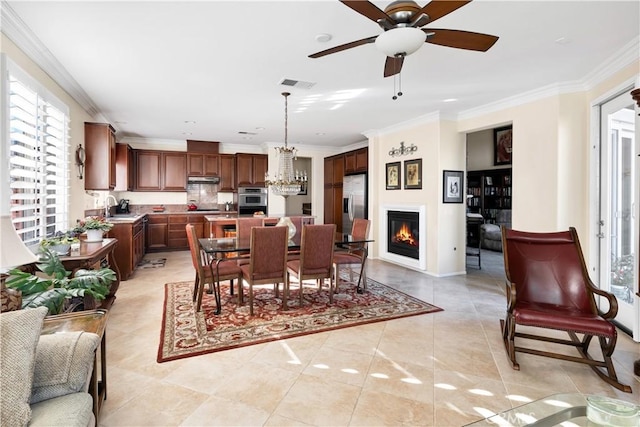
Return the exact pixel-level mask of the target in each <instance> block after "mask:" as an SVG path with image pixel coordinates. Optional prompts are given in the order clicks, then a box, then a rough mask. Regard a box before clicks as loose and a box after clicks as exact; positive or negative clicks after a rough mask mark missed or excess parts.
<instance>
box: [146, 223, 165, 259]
mask: <svg viewBox="0 0 640 427" xmlns="http://www.w3.org/2000/svg"><path fill="white" fill-rule="evenodd" d="M168 231H169V216H168V215H149V222H148V223H147V239H146V241H147V247H146V250H147V252H157V251H164V250H166V249H167V247H168V240H169V233H168Z"/></svg>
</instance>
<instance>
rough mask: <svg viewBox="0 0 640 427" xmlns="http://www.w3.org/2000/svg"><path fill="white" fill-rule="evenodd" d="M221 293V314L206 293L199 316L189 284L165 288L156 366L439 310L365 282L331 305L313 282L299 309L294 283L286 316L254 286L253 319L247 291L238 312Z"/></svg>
mask: <svg viewBox="0 0 640 427" xmlns="http://www.w3.org/2000/svg"><path fill="white" fill-rule="evenodd" d="M221 288H222V313H221V314H220V315H215V314H214V312H215V309H216V303H215V300H214V298H213V295H210V294H207V293H206V292H205V294H204V296H203V302H202V307H203V309H202V311H201V312H198V313H196V312H195V307H194V304H193V301H192V295H193V282H177V283H167V284H166V285H165V306H164V314H163V319H162V330H161V332H160V348H159V349H158V362H167V361H170V360H176V359H181V358H185V357H191V356H198V355H201V354H206V353H213V352H216V351H221V350H228V349H232V348H238V347H244V346H248V345H253V344H258V343H263V342H268V341H275V340H279V339H285V338H291V337H295V336H300V335H307V334H312V333H316V332H324V331H329V330H333V329H339V328H346V327H350V326H356V325H363V324H366V323H373V322H381V321H385V320H390V319H397V318H400V317H407V316H415V315H419V314H426V313H434V312H437V311H441V310H442V309H441V308H438V307H436V306H434V305H431V304H428V303H426V302H423V301H421V300H419V299H416V298H413V297H411V296H409V295H406V294H404V293H402V292H400V291H397V290H395V289H392V288H390V287H388V286H386V285H383V284H381V283H378V282H376V281H374V280H371V279H369V280H368V282H367V290H366V292H364V293H363V294H358V293H356V291H355V287H354V286H347V285H345V286H343V287H341V288H340V292H339V293H337V294H335V295H334V300H333V304H332V305H329V293H328V291H327V290H326V288H325V289H323V290H322V291H321V292H318V288H317V286H315V285H314V284H313V282H310V283H309V284H308V285H306V284H305V287H304V304H303V307H302V308H300V307H299V304H298V302H299V299H298V295H299V294H298V290H297V284H296V285H295V286H294V284H292V290H291V291H292V292H291V298H292V299H290V300H289V310H288V311H282V310H281V308H282V300H281V299H280V298H276V297H275V294H274V290H273V285H268V286H264V287H261V286H254V298H255V299H254V316H253V317H251V316H249V305H248V303H249V295H248V293H249V291H248V289H245V303H244V305H243V306H241V307H239V306H238V304H237V299H236V296H235V295H234V296H230V295H229V285H228V282H225V283H223V284H222V286H221Z"/></svg>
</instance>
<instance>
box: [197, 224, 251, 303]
mask: <svg viewBox="0 0 640 427" xmlns="http://www.w3.org/2000/svg"><path fill="white" fill-rule="evenodd" d="M186 230H187V240H188V241H189V250H190V251H191V261H192V262H193V267H194V268H195V270H196V280H195V283H194V287H193V301H194V302H196V311H200V309H201V308H202V294H203V292H204V287H205V285H206V284H207V283H208V284H209V288H210V289H211V291H212V292H213V293H214V295H217V296H216V303H218V304H219V303H220V288H219V286H218V287H217V288H216V282H217V283H218V284H219V283H220V282H221V281H225V280H229V281H230V285H231V293H232V294H233V285H234V280H237V283H238V303H239V304H242V271H241V270H240V267H238V265H237V264H236V263H235V262H233V261H221V262H220V264H219V265H218V266H217V268H216V267H213V268H211V266H210V265H209V263H208V262H207V256H206V254H204V253H203V251H202V250H201V248H200V243H199V242H198V237H197V236H196V230H195V227H194V226H193V225H192V224H187V225H186ZM218 274H219V275H218ZM218 308H219V309H220V308H221V307H218Z"/></svg>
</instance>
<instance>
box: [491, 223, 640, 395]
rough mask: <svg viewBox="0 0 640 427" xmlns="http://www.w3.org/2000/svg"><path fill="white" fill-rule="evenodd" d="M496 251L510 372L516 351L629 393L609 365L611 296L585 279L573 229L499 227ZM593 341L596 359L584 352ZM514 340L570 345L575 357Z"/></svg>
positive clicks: (614, 309) (612, 334)
mask: <svg viewBox="0 0 640 427" xmlns="http://www.w3.org/2000/svg"><path fill="white" fill-rule="evenodd" d="M502 248H503V254H504V265H505V272H506V275H507V280H508V281H507V283H506V285H507V315H506V318H505V319H504V320H501V321H500V326H501V327H502V336H503V340H504V346H505V349H506V351H507V355H508V356H509V359H510V360H511V364H512V365H513V369H516V370H520V365H519V364H518V363H517V362H516V352H522V353H529V354H535V355H538V356H546V357H551V358H555V359H561V360H568V361H572V362H578V363H584V364H588V365H589V366H591V368H592V369H593V370H594V371H595V373H596V374H598V375H599V376H600V377H601V378H602V379H603V380H605V381H606V382H607V383H609V384H611V385H612V386H613V387H615V388H617V389H619V390H622V391H624V392H628V393H631V387H629V386H628V385H624V384H621V383H620V382H619V381H618V378H617V376H616V372H615V369H614V367H613V362H612V360H611V355H612V354H613V351H614V349H615V345H616V339H617V331H616V328H615V326H614V325H613V324H612V323H611V320H612V319H613V318H614V317H615V316H616V314H617V313H618V302H617V300H616V297H615V296H614V295H612V294H610V293H608V292H605V291H603V290H601V289H599V288H597V287H596V286H595V285H594V284H593V282H591V280H590V279H589V274H588V272H587V267H586V264H585V261H584V257H583V255H582V249H581V248H580V242H579V240H578V234H577V233H576V230H575V228H573V227H571V228H570V229H569V231H562V232H554V233H529V232H524V231H516V230H511V229H507V228H503V229H502ZM596 295H599V296H601V297H603V298H602V302H605V301H606V302H607V305H608V306H607V307H606V308H608V311H607V312H603V311H601V310H600V309H599V308H598V307H597V305H596V300H595V296H596ZM518 326H525V327H535V328H541V331H540V334H538V332H537V330H536V329H534V330H533V331H534V332H530V331H527V332H526V333H523V332H519V331H516V329H517V327H518ZM549 329H551V330H559V331H564V332H566V333H567V334H568V335H569V339H560V338H556V337H551V336H549V335H550V334H546V335H545V334H543V333H542V331H543V330H549ZM579 335H580V336H581V338H580V337H579ZM594 337H597V339H598V341H599V343H600V349H601V351H602V359H601V360H598V359H594V358H593V357H592V355H591V354H589V352H588V350H589V344H590V343H591V340H592V339H593V338H594ZM516 338H518V341H519V342H520V340H521V339H527V340H538V341H543V342H546V343H553V344H559V345H565V346H572V347H575V348H576V349H577V350H578V353H579V355H580V357H574V356H569V355H567V354H562V353H555V352H552V351H545V350H540V349H536V348H531V347H522V346H520V345H516V342H515V341H516ZM547 350H548V349H547Z"/></svg>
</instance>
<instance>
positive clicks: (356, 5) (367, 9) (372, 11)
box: [340, 0, 396, 25]
mask: <svg viewBox="0 0 640 427" xmlns="http://www.w3.org/2000/svg"><path fill="white" fill-rule="evenodd" d="M340 2H341V3H342V4H344V5H345V6H347V7H350V8H351V9H353V10H355V11H356V12H358V13H359V14H360V15H362V16H365V17H367V18H369V19H371V20H372V21H373V22H378V20H379V19H384V20H387V21H388V22H389V23H390V24H392V25H393V24H395V23H396V21H394V20H393V19H391V18H390V17H389V15H387V14H386V13H384V12H383V11H382V10H380V9H379V8H378V6H376V5H375V4H373V3H371V2H369V1H363V0H355V1H347V0H340Z"/></svg>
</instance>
